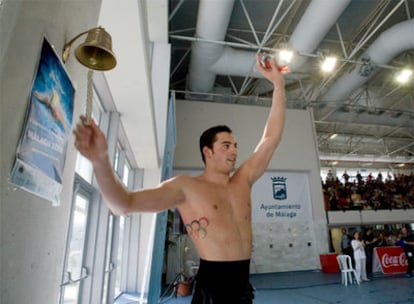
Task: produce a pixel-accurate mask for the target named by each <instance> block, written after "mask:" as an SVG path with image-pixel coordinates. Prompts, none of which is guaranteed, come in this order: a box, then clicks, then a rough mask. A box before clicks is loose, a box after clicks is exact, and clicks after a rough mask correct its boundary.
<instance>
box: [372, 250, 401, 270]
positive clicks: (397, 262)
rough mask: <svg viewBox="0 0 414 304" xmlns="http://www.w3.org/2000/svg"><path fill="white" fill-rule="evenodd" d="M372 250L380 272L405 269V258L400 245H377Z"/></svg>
mask: <svg viewBox="0 0 414 304" xmlns="http://www.w3.org/2000/svg"><path fill="white" fill-rule="evenodd" d="M374 252H375V256H376V258H377V259H378V263H379V265H380V267H381V271H382V273H385V274H392V273H403V272H405V271H406V270H407V258H406V256H405V253H404V250H403V249H402V248H401V247H377V248H375V249H374Z"/></svg>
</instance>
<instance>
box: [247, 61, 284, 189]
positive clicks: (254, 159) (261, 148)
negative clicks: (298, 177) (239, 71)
mask: <svg viewBox="0 0 414 304" xmlns="http://www.w3.org/2000/svg"><path fill="white" fill-rule="evenodd" d="M268 64H269V65H267V67H263V66H262V65H261V63H260V58H259V55H258V54H257V55H256V66H257V68H258V70H259V71H260V72H261V73H262V75H263V76H264V77H265V78H266V79H268V80H269V81H270V82H271V83H272V84H273V95H272V105H271V107H270V112H269V116H268V117H267V121H266V124H265V127H264V130H263V135H262V138H261V139H260V141H259V143H258V145H257V146H256V149H255V151H254V153H253V155H252V156H251V157H250V158H249V159H248V160H247V162H246V165H247V167H248V168H249V169H248V170H249V181H250V182H251V183H254V182H255V181H256V180H257V179H258V178H259V177H260V176H261V175H262V174H263V173H264V171H265V170H266V168H267V166H268V165H269V162H270V160H271V158H272V155H273V152H274V151H275V150H276V148H277V146H278V145H279V143H280V141H281V139H282V133H283V128H284V125H285V111H286V100H285V99H286V98H285V81H284V79H283V75H282V73H281V72H280V71H279V69H278V66H277V65H276V62H275V61H274V60H270V61H269V62H268Z"/></svg>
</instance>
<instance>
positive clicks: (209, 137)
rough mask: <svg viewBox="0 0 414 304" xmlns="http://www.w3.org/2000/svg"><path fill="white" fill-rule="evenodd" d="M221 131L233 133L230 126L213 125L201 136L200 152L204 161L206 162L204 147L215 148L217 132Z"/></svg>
mask: <svg viewBox="0 0 414 304" xmlns="http://www.w3.org/2000/svg"><path fill="white" fill-rule="evenodd" d="M221 132H227V133H232V131H231V129H230V128H229V127H228V126H225V125H219V126H215V127H211V128H209V129H207V130H205V131H204V132H203V134H201V136H200V142H199V145H200V153H201V159H202V160H203V163H206V159H205V157H204V154H203V148H204V147H208V148H209V149H213V145H214V143H215V141H216V140H217V133H221Z"/></svg>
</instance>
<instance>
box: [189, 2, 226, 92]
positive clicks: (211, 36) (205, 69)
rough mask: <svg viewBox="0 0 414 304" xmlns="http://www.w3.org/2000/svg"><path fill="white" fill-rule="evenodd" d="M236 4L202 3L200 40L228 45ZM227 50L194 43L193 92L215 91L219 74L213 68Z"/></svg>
mask: <svg viewBox="0 0 414 304" xmlns="http://www.w3.org/2000/svg"><path fill="white" fill-rule="evenodd" d="M233 6H234V0H220V1H208V0H200V2H199V5H198V16H197V25H196V33H195V35H196V37H197V38H202V39H207V40H218V41H224V37H225V36H226V32H227V28H228V25H229V22H230V17H231V13H232V11H233ZM223 49H224V46H223V45H220V44H214V43H208V42H199V41H194V42H193V43H192V51H191V59H190V67H189V78H188V80H189V84H188V86H189V90H191V91H195V92H210V91H211V90H212V89H213V87H214V82H215V79H216V73H215V72H213V71H211V70H210V67H211V66H212V65H213V64H214V63H215V62H216V61H217V60H218V59H219V58H220V56H221V55H222V53H223Z"/></svg>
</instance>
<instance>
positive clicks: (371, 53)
mask: <svg viewBox="0 0 414 304" xmlns="http://www.w3.org/2000/svg"><path fill="white" fill-rule="evenodd" d="M413 33H414V19H410V20H406V21H403V22H401V23H398V24H396V25H394V26H392V27H390V28H389V29H388V30H386V31H384V32H382V33H381V35H379V36H378V38H377V39H376V40H375V41H374V43H372V44H371V46H370V47H369V48H368V49H367V51H366V52H365V53H364V54H363V55H362V56H361V57H360V60H359V61H366V62H367V64H366V69H363V68H364V66H363V65H362V64H358V65H356V67H355V69H353V70H352V71H351V72H349V73H346V74H344V75H343V76H342V77H340V78H339V79H338V80H337V81H336V82H335V83H334V84H333V85H332V86H331V87H330V88H329V90H328V91H327V92H326V93H325V94H324V95H323V96H322V98H321V99H320V100H321V101H330V102H337V103H342V102H343V101H344V100H345V99H346V98H347V97H348V96H349V95H350V94H351V93H352V92H354V91H355V90H356V89H358V88H359V87H361V85H363V84H364V83H365V82H366V81H368V80H369V79H370V78H371V77H372V76H373V75H374V74H375V73H376V71H377V69H376V65H384V64H386V63H388V62H389V61H390V60H391V59H392V58H394V57H395V56H397V55H398V54H400V53H402V52H404V51H406V50H410V49H414V39H413ZM364 70H365V73H364Z"/></svg>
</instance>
